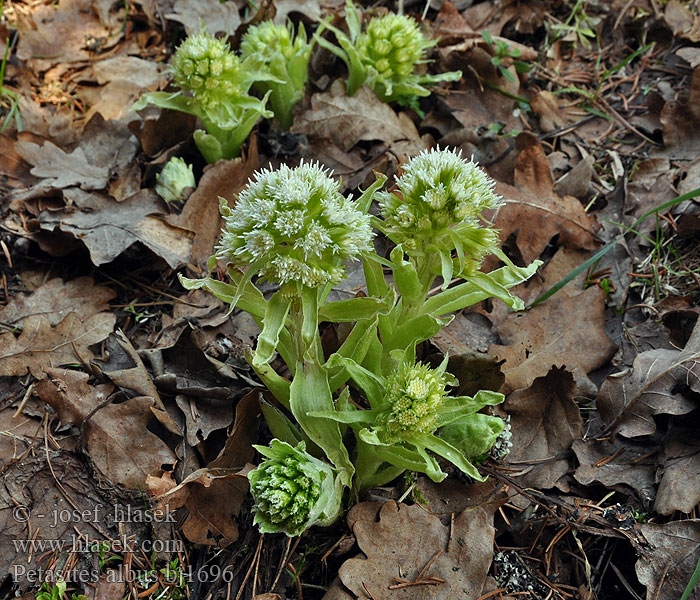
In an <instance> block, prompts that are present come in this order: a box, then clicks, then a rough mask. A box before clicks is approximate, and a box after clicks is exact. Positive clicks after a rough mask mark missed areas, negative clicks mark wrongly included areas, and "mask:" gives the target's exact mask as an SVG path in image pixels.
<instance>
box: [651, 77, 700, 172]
mask: <svg viewBox="0 0 700 600" xmlns="http://www.w3.org/2000/svg"><path fill="white" fill-rule="evenodd" d="M660 119H661V124H662V125H663V129H664V145H665V148H664V149H663V150H661V151H657V152H655V153H654V155H655V156H665V157H667V158H670V159H672V160H695V159H696V158H697V157H698V155H699V154H700V66H698V67H695V69H694V70H693V74H692V76H691V78H690V89H689V91H688V98H687V100H686V101H685V102H684V101H682V100H681V101H675V100H674V101H670V102H667V103H666V104H665V105H664V107H663V108H662V109H661V116H660Z"/></svg>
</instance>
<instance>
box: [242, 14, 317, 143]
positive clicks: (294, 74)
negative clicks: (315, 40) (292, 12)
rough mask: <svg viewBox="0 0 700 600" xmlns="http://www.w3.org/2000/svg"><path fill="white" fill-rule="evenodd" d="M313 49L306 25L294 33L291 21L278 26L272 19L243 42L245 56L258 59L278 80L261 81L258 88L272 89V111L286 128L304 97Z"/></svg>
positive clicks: (250, 30) (255, 26)
mask: <svg viewBox="0 0 700 600" xmlns="http://www.w3.org/2000/svg"><path fill="white" fill-rule="evenodd" d="M311 49H312V44H309V43H307V41H306V30H305V29H304V27H303V26H300V27H299V30H298V33H297V35H296V36H294V27H293V26H292V25H291V24H289V25H288V26H284V25H275V24H274V23H273V22H272V21H265V22H264V23H261V24H260V25H254V26H253V27H251V28H250V29H248V31H247V32H246V34H245V35H244V36H243V40H242V41H241V57H243V59H248V58H250V59H251V60H253V61H255V62H256V63H257V64H259V65H260V68H261V69H263V70H265V71H267V72H268V73H270V74H271V75H272V76H274V78H275V79H276V80H277V81H259V82H257V83H255V88H256V89H257V90H258V91H259V92H261V93H263V94H265V93H267V92H270V105H271V106H272V111H273V112H274V113H275V118H276V119H277V121H278V122H279V124H280V125H281V126H282V128H284V129H289V128H290V127H291V126H292V120H293V116H292V110H293V108H294V106H295V105H296V104H297V102H299V100H301V99H302V98H303V97H304V88H305V87H306V80H307V79H308V69H309V59H310V58H311Z"/></svg>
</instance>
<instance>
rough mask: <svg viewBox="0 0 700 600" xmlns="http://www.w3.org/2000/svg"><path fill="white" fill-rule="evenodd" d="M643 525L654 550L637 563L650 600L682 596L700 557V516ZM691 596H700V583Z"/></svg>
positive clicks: (692, 599)
mask: <svg viewBox="0 0 700 600" xmlns="http://www.w3.org/2000/svg"><path fill="white" fill-rule="evenodd" d="M639 527H640V529H641V532H642V535H644V537H645V538H646V539H647V541H648V542H649V544H651V547H652V550H653V552H649V553H648V554H645V555H643V556H642V557H641V558H640V559H639V560H638V561H637V564H636V565H635V566H634V568H635V571H636V572H637V578H638V579H639V582H640V583H641V584H642V585H645V586H646V588H647V595H646V600H678V599H679V598H680V597H681V596H682V594H683V591H684V590H685V586H686V585H687V584H688V581H689V580H690V577H691V575H692V574H693V571H694V570H695V567H696V565H697V564H698V560H700V519H688V520H685V521H672V522H670V523H664V524H663V525H659V524H656V523H642V524H641V525H640V526H639ZM688 600H700V586H696V587H695V590H694V591H692V592H691V593H690V596H688Z"/></svg>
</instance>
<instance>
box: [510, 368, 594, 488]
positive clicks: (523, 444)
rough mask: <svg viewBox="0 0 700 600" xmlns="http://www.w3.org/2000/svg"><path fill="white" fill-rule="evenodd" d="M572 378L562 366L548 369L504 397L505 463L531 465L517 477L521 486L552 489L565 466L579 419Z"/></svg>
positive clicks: (578, 436) (576, 436) (577, 435)
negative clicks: (508, 442)
mask: <svg viewBox="0 0 700 600" xmlns="http://www.w3.org/2000/svg"><path fill="white" fill-rule="evenodd" d="M575 388H576V386H575V383H574V378H573V376H572V375H571V373H569V372H568V371H566V370H564V369H556V368H554V369H552V370H551V371H550V372H549V373H548V374H547V375H546V376H545V377H539V378H537V379H536V380H535V382H534V383H533V384H532V386H531V387H529V388H528V389H523V390H517V391H515V392H513V393H512V394H510V395H509V396H508V397H507V398H506V402H505V404H504V405H503V409H504V410H505V411H506V412H507V413H508V414H509V415H510V418H511V430H512V432H513V438H512V442H513V448H512V450H511V452H510V454H509V455H508V456H507V458H506V461H507V463H508V464H511V465H514V466H520V467H522V466H524V465H526V466H528V467H531V468H530V469H529V470H528V471H527V472H526V473H525V474H524V475H522V476H521V477H520V478H519V482H520V483H521V484H522V485H523V486H524V487H534V488H543V489H546V488H552V487H554V486H555V485H556V483H557V481H559V479H561V478H562V477H563V476H564V475H565V474H566V472H567V471H568V469H569V461H568V459H567V457H566V453H567V451H568V450H569V449H570V448H571V444H572V443H573V442H574V440H578V439H581V429H582V428H583V419H582V418H581V413H580V411H579V408H578V405H577V404H576V402H574V399H573V398H574V391H575Z"/></svg>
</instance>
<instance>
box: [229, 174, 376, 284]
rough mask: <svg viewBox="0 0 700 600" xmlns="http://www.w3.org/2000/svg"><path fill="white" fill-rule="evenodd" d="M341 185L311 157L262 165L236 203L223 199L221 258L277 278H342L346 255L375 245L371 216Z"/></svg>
mask: <svg viewBox="0 0 700 600" xmlns="http://www.w3.org/2000/svg"><path fill="white" fill-rule="evenodd" d="M339 190H340V185H339V183H338V182H337V181H334V180H333V179H331V177H330V176H329V175H328V172H327V171H324V170H323V169H322V168H321V167H320V166H318V165H315V164H313V163H302V164H301V165H300V166H299V167H297V168H295V169H291V168H289V167H288V166H286V165H283V166H282V167H280V168H279V169H278V170H276V171H271V170H263V171H259V172H258V173H256V174H255V176H254V180H253V181H252V182H251V183H249V184H248V186H247V187H246V188H245V189H244V190H243V191H242V192H241V193H240V194H239V196H238V201H237V202H236V205H235V207H234V208H233V209H229V208H228V206H227V205H226V204H225V202H223V201H222V204H221V211H222V214H223V215H224V220H225V223H226V225H225V230H224V234H223V236H222V238H221V242H220V243H219V245H218V246H217V252H216V256H217V258H223V259H226V260H229V261H230V262H231V263H233V264H234V265H239V266H249V267H250V268H251V269H253V270H254V271H255V272H256V273H258V274H259V275H261V276H263V277H265V278H266V279H268V280H270V281H273V282H276V283H281V284H287V283H289V284H293V285H295V286H297V287H298V285H299V284H301V285H304V286H307V287H312V288H316V287H318V286H321V285H325V284H327V283H332V284H334V283H338V282H339V281H340V280H341V279H342V278H343V276H344V270H343V266H342V261H343V260H344V259H347V258H355V257H358V256H359V255H360V254H361V253H363V252H367V251H369V250H371V249H372V236H373V233H372V229H371V226H370V218H369V217H368V216H367V215H366V214H363V213H362V212H361V211H360V210H358V208H357V207H356V206H355V204H354V202H352V201H351V200H349V199H346V198H344V197H343V196H342V195H341V193H340V191H339Z"/></svg>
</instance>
